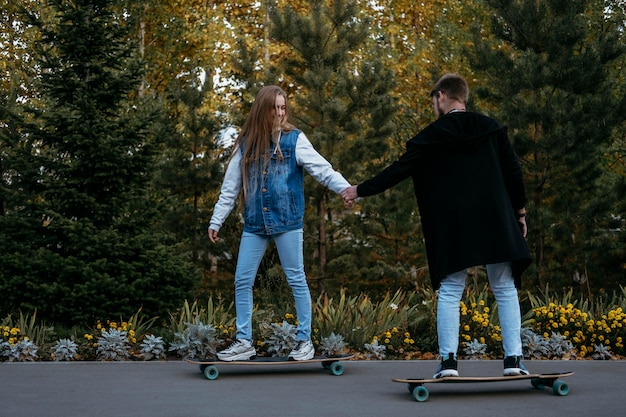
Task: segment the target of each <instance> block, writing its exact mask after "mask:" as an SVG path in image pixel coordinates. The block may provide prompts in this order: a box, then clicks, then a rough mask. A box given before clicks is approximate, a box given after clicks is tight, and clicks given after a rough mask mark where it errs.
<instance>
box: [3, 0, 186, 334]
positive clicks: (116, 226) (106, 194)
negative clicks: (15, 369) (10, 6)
mask: <svg viewBox="0 0 626 417" xmlns="http://www.w3.org/2000/svg"><path fill="white" fill-rule="evenodd" d="M117 3H118V2H116V1H114V0H80V1H76V2H72V3H68V2H64V1H56V0H55V1H51V2H49V3H48V4H47V5H48V6H49V7H46V8H45V10H44V11H43V12H41V13H39V11H37V12H35V11H34V10H33V11H32V13H28V12H27V10H26V9H25V10H24V11H23V13H22V14H21V15H20V17H21V19H22V21H23V22H24V23H25V24H28V25H29V27H31V28H32V30H33V31H36V32H37V36H38V37H39V40H38V42H37V43H36V44H34V45H31V46H32V47H33V50H32V53H31V54H30V56H31V57H32V60H33V63H34V64H33V71H39V73H38V74H37V77H35V81H34V82H33V83H32V88H33V89H34V90H35V91H37V93H38V100H30V101H29V102H28V103H27V104H25V105H22V107H21V109H20V111H19V112H18V111H16V112H15V113H13V114H14V117H13V118H12V126H14V127H15V128H14V129H12V130H11V131H10V132H11V137H10V140H11V142H10V143H11V148H12V149H13V151H12V152H11V153H10V155H11V157H10V158H9V159H10V163H9V165H8V166H7V167H6V168H7V169H8V170H7V171H3V173H2V174H3V181H4V183H3V184H4V185H5V186H6V187H5V188H3V189H4V195H5V196H6V198H4V199H3V200H2V202H3V205H2V213H1V214H2V216H0V241H2V242H3V248H2V249H3V250H2V257H0V271H2V272H1V273H0V291H2V292H3V293H5V294H6V297H3V298H2V300H1V301H0V314H2V315H4V314H9V313H10V312H13V311H17V310H23V311H28V312H33V311H35V309H36V310H37V311H38V313H39V314H40V316H41V317H43V318H45V319H46V320H48V321H50V322H53V323H58V324H64V325H67V326H72V325H75V324H83V325H84V324H85V323H92V322H94V321H95V319H96V318H97V317H99V316H102V315H106V316H116V315H124V316H128V315H130V314H132V313H133V312H134V311H137V309H139V308H143V311H144V312H146V313H147V314H150V315H153V316H157V315H163V314H166V313H167V312H168V311H171V310H173V309H174V308H175V307H176V306H178V305H179V304H180V302H182V300H184V299H185V298H187V297H188V296H189V295H190V293H191V291H192V289H193V286H194V283H195V282H197V278H198V271H197V270H196V269H195V267H194V266H193V265H192V264H191V263H190V262H189V258H188V256H186V255H183V254H180V252H178V250H177V249H178V248H177V247H176V244H175V243H174V242H173V241H172V240H171V238H170V237H169V236H167V235H166V234H165V233H163V232H162V231H160V230H159V229H158V228H156V225H157V223H156V219H157V218H158V215H159V212H158V208H159V206H158V204H157V202H156V201H155V200H154V199H153V196H152V195H151V194H150V193H149V188H148V185H149V180H150V177H151V175H150V173H151V172H152V170H153V167H154V165H153V161H154V157H155V149H156V148H155V147H154V146H153V143H152V139H153V138H152V137H151V133H150V132H151V125H152V124H153V122H154V114H153V113H152V112H151V110H150V109H149V107H148V106H146V105H145V102H142V100H141V98H136V97H134V93H135V91H136V89H137V88H138V86H139V83H140V75H141V65H140V63H139V62H138V60H137V59H136V56H135V49H134V47H135V44H134V42H132V41H130V42H129V38H130V36H129V34H130V33H132V31H133V21H132V18H133V17H132V16H129V15H117V14H116V11H117V8H116V6H117V5H118V4H117ZM3 168H4V165H3Z"/></svg>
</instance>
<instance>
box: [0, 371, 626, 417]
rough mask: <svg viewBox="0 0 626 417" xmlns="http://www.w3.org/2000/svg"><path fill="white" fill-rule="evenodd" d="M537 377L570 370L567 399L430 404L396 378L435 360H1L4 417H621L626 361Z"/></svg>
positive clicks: (517, 390)
mask: <svg viewBox="0 0 626 417" xmlns="http://www.w3.org/2000/svg"><path fill="white" fill-rule="evenodd" d="M525 364H526V366H527V367H528V368H529V369H530V370H531V371H532V372H537V373H541V372H545V373H549V372H564V371H574V372H575V373H576V374H575V375H574V376H571V377H569V378H567V379H564V381H566V382H567V383H568V384H569V395H567V396H557V395H555V394H554V393H553V392H552V390H551V389H545V390H537V389H534V388H533V387H532V385H531V384H530V381H528V380H524V381H507V382H497V383H478V384H432V385H427V387H428V389H429V390H430V398H429V399H428V401H426V402H421V403H420V402H416V401H414V400H413V399H412V397H411V395H410V394H409V391H408V389H407V386H406V385H405V384H401V383H395V382H392V381H391V379H392V378H413V377H415V378H419V377H428V378H429V377H431V376H432V373H433V371H434V370H435V368H436V367H437V362H435V361H346V362H344V373H343V375H341V376H334V375H332V374H331V373H330V372H329V371H327V370H325V369H323V368H322V367H321V366H320V364H319V363H313V364H298V365H286V366H278V365H276V366H270V367H258V366H228V367H222V368H221V369H220V375H219V378H218V379H216V380H213V381H210V380H207V379H206V378H205V377H204V376H203V375H202V374H201V373H200V370H199V368H198V366H197V365H191V364H188V363H185V362H182V361H167V362H166V361H162V362H67V363H55V362H34V363H21V362H19V363H18V362H12V363H7V362H4V363H0V381H1V382H0V417H9V416H25V417H57V416H59V417H60V416H63V417H74V416H76V417H79V416H80V417H86V416H89V417H92V416H95V417H100V416H106V417H126V416H128V417H160V416H162V417H201V416H202V417H205V416H217V417H228V416H236V417H244V416H250V417H265V416H288V417H298V416H306V417H308V416H315V417H318V416H333V417H342V416H346V417H348V416H349V417H354V416H359V417H367V416H377V417H379V416H394V417H398V416H438V417H439V416H464V417H472V416H476V417H490V416H506V417H528V416H531V415H535V416H540V417H550V416H568V417H576V416H593V417H602V416H607V417H608V416H610V417H614V416H620V415H624V403H625V400H626V395H625V394H624V393H625V392H626V379H625V378H624V375H625V374H626V361H591V360H590V361H526V362H525ZM459 372H460V373H461V375H462V376H470V375H471V376H486V375H500V374H501V372H502V362H501V361H460V362H459Z"/></svg>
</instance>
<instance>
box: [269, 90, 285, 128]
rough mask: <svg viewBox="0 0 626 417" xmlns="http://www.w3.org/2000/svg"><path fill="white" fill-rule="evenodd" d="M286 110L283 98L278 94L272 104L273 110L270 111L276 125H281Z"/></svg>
mask: <svg viewBox="0 0 626 417" xmlns="http://www.w3.org/2000/svg"><path fill="white" fill-rule="evenodd" d="M286 109H287V105H286V104H285V97H283V96H282V95H280V94H278V95H277V96H276V101H275V102H274V109H273V110H272V116H273V117H274V118H275V119H276V121H277V122H278V124H281V123H282V121H283V118H284V117H285V111H286Z"/></svg>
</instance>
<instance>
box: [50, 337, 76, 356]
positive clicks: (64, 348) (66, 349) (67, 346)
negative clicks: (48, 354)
mask: <svg viewBox="0 0 626 417" xmlns="http://www.w3.org/2000/svg"><path fill="white" fill-rule="evenodd" d="M77 354H78V345H77V344H76V343H74V341H73V340H70V339H60V340H58V341H57V343H56V344H55V345H54V346H53V347H52V358H53V359H54V360H55V361H71V360H74V359H75V358H76V355H77Z"/></svg>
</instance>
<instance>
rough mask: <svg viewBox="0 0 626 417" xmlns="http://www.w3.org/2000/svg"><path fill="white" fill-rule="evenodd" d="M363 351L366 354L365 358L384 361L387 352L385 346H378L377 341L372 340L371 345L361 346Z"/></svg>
mask: <svg viewBox="0 0 626 417" xmlns="http://www.w3.org/2000/svg"><path fill="white" fill-rule="evenodd" d="M363 347H364V348H365V351H366V352H367V357H368V358H370V359H379V360H380V359H385V351H386V350H387V346H385V345H379V344H378V339H374V341H373V342H372V343H365V344H364V345H363Z"/></svg>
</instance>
